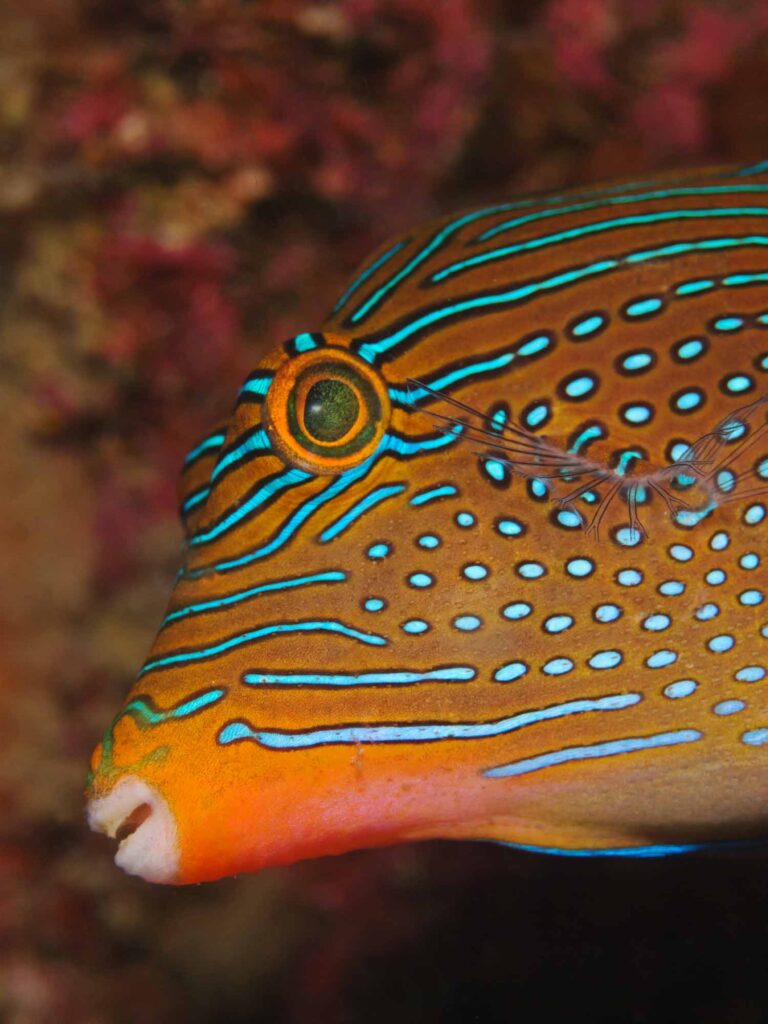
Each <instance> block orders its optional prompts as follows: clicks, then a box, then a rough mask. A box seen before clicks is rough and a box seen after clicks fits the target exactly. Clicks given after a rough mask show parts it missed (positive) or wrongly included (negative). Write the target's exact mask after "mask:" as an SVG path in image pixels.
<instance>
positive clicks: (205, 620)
mask: <svg viewBox="0 0 768 1024" xmlns="http://www.w3.org/2000/svg"><path fill="white" fill-rule="evenodd" d="M384 373H385V371H384V370H380V369H377V368H376V367H375V366H373V365H372V364H371V363H370V362H368V361H366V360H365V359H363V358H361V357H360V356H359V355H358V354H356V352H355V351H354V350H353V349H352V347H351V345H350V342H349V341H348V339H346V338H345V337H343V336H339V335H329V334H325V335H319V334H314V335H298V336H297V337H296V338H294V339H292V340H291V341H290V342H288V343H286V344H285V345H283V346H281V347H280V348H279V349H278V350H277V351H275V352H274V353H272V354H270V355H269V356H268V357H267V358H266V359H265V360H264V362H263V363H262V364H261V365H259V366H258V367H257V369H256V370H255V371H254V373H252V374H251V375H250V376H249V378H248V380H246V382H245V383H244V385H243V387H242V389H241V391H240V394H239V397H238V400H237V403H236V405H235V407H234V410H233V412H232V415H231V417H230V420H229V422H228V424H227V425H226V427H225V428H224V429H223V430H221V431H219V432H216V433H214V434H212V435H209V437H208V438H207V439H206V440H205V441H204V442H203V443H202V444H201V445H199V446H198V447H197V448H196V449H194V450H193V452H192V453H190V456H189V457H188V459H187V463H186V466H185V474H184V486H183V496H184V502H183V505H182V513H183V516H184V519H185V525H186V532H187V541H186V546H185V555H184V563H183V567H182V569H181V571H180V573H179V575H178V578H177V581H176V585H175V587H174V590H173V593H172V596H171V599H170V603H169V608H168V612H167V614H166V616H165V618H164V620H163V622H162V624H161V627H160V630H159V632H158V635H157V638H156V640H155V643H154V645H153V647H152V649H151V651H150V653H149V655H148V657H147V660H146V662H145V664H144V666H143V668H142V670H141V671H140V673H139V675H138V678H137V681H136V683H135V685H134V686H133V689H132V690H131V692H130V693H129V695H128V697H127V700H126V702H125V704H124V706H123V707H122V708H121V710H120V711H119V713H118V715H117V716H116V718H115V719H114V721H113V722H112V724H111V725H110V727H109V729H108V730H107V733H106V735H105V737H104V739H103V740H102V742H101V743H100V744H99V745H98V747H97V748H96V750H95V752H94V755H93V763H92V773H91V779H90V783H89V793H88V797H89V818H90V823H91V825H92V827H93V828H94V829H96V830H99V831H102V832H105V833H107V834H108V835H110V836H111V837H113V838H115V839H117V840H118V842H119V848H118V851H117V854H116V862H117V864H118V865H119V866H121V867H123V868H124V869H125V870H126V871H128V872H130V873H134V874H138V875H141V876H143V877H144V878H146V879H148V880H150V881H159V882H190V881H198V880H201V879H210V878H216V877H220V876H223V875H228V874H232V873H236V872H238V871H244V870H254V869H256V868H258V867H261V866H263V865H267V864H275V863H280V862H287V861H294V860H297V859H299V858H303V857H308V856H315V855H319V854H324V853H338V852H341V851H344V850H347V849H350V848H358V847H364V846H372V845H382V844H385V843H387V842H395V841H398V840H400V839H402V838H403V837H404V836H405V835H411V834H413V835H416V834H420V833H421V832H422V831H423V830H424V829H425V828H428V825H429V823H431V822H433V821H435V820H437V819H440V818H441V817H445V816H446V815H449V816H450V815H455V814H456V813H457V811H458V805H459V804H460V803H462V801H463V802H465V803H467V804H468V803H469V802H470V801H471V799H472V797H471V793H470V792H469V791H466V792H464V791H463V790H462V787H460V786H457V785H456V780H455V778H454V777H453V775H452V773H451V772H450V771H446V772H445V773H444V774H443V776H438V777H437V778H436V777H435V775H434V773H433V772H431V771H430V770H429V766H428V764H427V761H426V760H425V757H424V747H423V746H422V745H419V744H416V745H414V746H413V747H412V748H409V751H408V752H406V751H405V750H404V748H403V747H402V745H399V744H397V743H386V742H385V743H382V744H380V745H378V744H377V745H376V746H375V747H368V746H367V745H366V743H365V739H366V730H367V729H368V728H369V727H370V725H371V724H372V723H374V722H375V723H377V727H379V728H380V725H378V723H381V722H382V721H383V722H391V723H392V725H391V729H392V730H393V738H394V737H395V732H396V730H397V728H398V726H397V724H396V723H398V722H401V721H402V719H403V718H404V717H408V716H407V715H406V712H405V710H404V707H403V704H402V699H403V696H404V695H405V694H406V692H411V691H415V690H416V689H419V700H423V699H424V696H426V694H430V695H431V697H432V698H434V697H435V696H437V697H438V700H437V704H435V701H434V700H432V704H431V710H432V711H433V712H434V711H436V710H437V709H439V708H440V707H441V706H442V707H443V708H445V706H446V702H447V695H446V694H445V693H444V692H443V688H444V687H445V686H448V687H449V688H450V687H451V686H452V684H454V683H455V684H459V685H460V684H462V683H465V682H467V681H469V680H470V679H472V678H473V677H474V676H475V675H476V670H475V669H474V668H472V667H470V666H469V665H468V664H467V662H466V658H464V659H462V658H461V657H460V652H459V651H456V652H449V651H447V650H446V649H445V647H444V645H443V644H442V643H441V641H440V637H439V636H438V635H437V634H436V633H435V634H432V635H427V636H423V635H422V636H419V634H420V633H421V631H422V630H424V629H426V625H427V624H426V622H425V621H424V619H425V617H426V616H425V603H426V602H432V603H434V601H435V594H434V593H430V590H431V588H430V587H429V586H426V587H425V586H424V584H429V583H430V582H431V580H432V577H431V576H428V575H427V573H426V572H413V571H411V572H410V574H405V575H404V574H403V572H401V571H396V572H394V571H393V570H392V562H393V561H394V555H395V552H396V551H397V549H398V548H402V549H404V551H405V550H408V551H410V552H412V553H413V555H414V557H415V556H416V552H418V551H421V554H423V555H425V556H426V555H429V554H433V553H432V552H430V551H429V550H428V549H427V548H425V547H422V548H419V547H418V546H417V536H416V534H414V536H413V537H408V538H406V537H405V536H402V535H400V536H399V535H398V524H397V510H398V508H400V509H402V508H407V509H409V510H410V511H411V512H412V513H416V512H418V513H419V515H420V523H421V529H420V531H418V532H419V534H420V535H421V536H422V544H425V543H427V544H430V545H431V544H437V543H438V540H437V538H435V537H433V535H432V533H431V531H430V530H429V512H430V509H429V508H427V507H425V508H424V509H419V508H418V506H417V505H416V506H413V505H410V504H409V500H410V499H411V498H412V496H413V494H414V492H415V491H417V490H418V484H417V483H416V482H415V478H414V477H413V476H412V460H413V459H416V458H418V456H420V455H421V456H426V457H427V458H429V456H430V453H431V449H432V448H435V449H436V450H441V449H445V448H446V447H449V446H450V444H451V443H452V442H453V441H454V440H455V435H454V434H452V433H451V431H450V430H449V431H447V432H444V431H442V430H437V431H436V430H435V423H434V421H433V420H431V419H429V418H428V417H426V416H424V415H423V414H420V413H414V410H413V408H412V407H410V405H409V401H408V396H407V394H405V393H402V391H403V389H397V388H395V387H394V386H393V384H392V382H391V381H388V380H387V379H386V378H385V376H384ZM405 390H406V391H407V388H406V389H405ZM393 398H394V401H393ZM425 479H426V478H425ZM424 538H427V539H426V540H424ZM411 561H412V560H411V559H410V556H409V560H408V562H407V563H402V564H403V565H406V564H407V565H410V568H411V569H412V570H413V569H414V567H415V568H418V565H417V564H416V563H418V559H416V563H414V564H411ZM446 599H447V601H448V603H449V604H450V601H451V598H450V590H447V591H445V592H444V596H443V598H438V600H446ZM450 613H451V609H450V607H448V608H446V610H445V614H446V615H450ZM415 642H416V643H418V650H416V649H415V646H416V643H415ZM427 706H429V705H425V708H426V707H427ZM405 728H407V727H405ZM438 791H439V792H438Z"/></svg>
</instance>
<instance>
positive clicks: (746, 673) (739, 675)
mask: <svg viewBox="0 0 768 1024" xmlns="http://www.w3.org/2000/svg"><path fill="white" fill-rule="evenodd" d="M765 676H766V671H765V669H764V668H763V666H762V665H745V666H744V668H740V669H739V671H738V672H736V673H734V679H736V680H738V682H740V683H759V682H761V681H762V680H763V679H765Z"/></svg>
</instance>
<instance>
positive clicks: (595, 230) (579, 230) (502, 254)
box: [429, 206, 768, 284]
mask: <svg viewBox="0 0 768 1024" xmlns="http://www.w3.org/2000/svg"><path fill="white" fill-rule="evenodd" d="M715 217H768V208H766V207H763V206H745V207H734V208H728V207H724V208H722V209H718V208H715V209H710V210H707V209H703V210H660V211H656V212H654V213H637V214H632V215H631V216H628V217H615V218H613V219H611V220H605V221H597V222H595V223H593V224H580V225H579V226H578V227H575V228H568V229H566V230H565V231H556V232H554V233H553V234H551V235H543V236H541V237H540V238H528V239H526V240H525V241H524V242H516V243H514V244H513V245H505V246H501V247H500V248H498V249H491V250H489V251H487V252H481V253H477V254H476V255H475V256H470V257H468V258H467V259H464V260H457V261H456V262H455V263H450V264H449V265H448V266H446V267H443V268H442V269H441V270H438V271H436V272H435V273H434V274H432V275H431V277H430V278H429V280H430V281H432V282H434V283H435V284H439V283H440V281H444V280H445V279H446V278H447V277H452V276H454V275H455V274H460V273H463V272H464V271H467V270H471V269H472V268H473V267H478V266H482V265H483V264H485V263H494V262H496V261H497V260H502V259H507V258H508V257H509V256H515V255H517V254H518V253H523V252H534V251H536V250H538V249H545V248H548V247H549V246H552V245H560V244H562V243H563V242H571V241H577V240H578V239H580V238H586V237H588V236H590V235H599V234H603V233H605V232H606V231H616V230H618V229H621V228H628V227H642V226H644V225H646V224H664V223H668V222H674V221H685V220H710V219H712V218H715Z"/></svg>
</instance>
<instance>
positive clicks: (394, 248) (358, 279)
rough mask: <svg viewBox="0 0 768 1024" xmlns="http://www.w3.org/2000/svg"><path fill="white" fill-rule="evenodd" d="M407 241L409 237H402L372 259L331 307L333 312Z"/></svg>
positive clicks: (341, 306) (342, 305) (340, 307)
mask: <svg viewBox="0 0 768 1024" xmlns="http://www.w3.org/2000/svg"><path fill="white" fill-rule="evenodd" d="M408 241H409V239H402V241H400V242H396V243H395V244H394V245H393V246H392V247H391V248H390V249H387V251H386V252H385V253H382V255H381V256H379V258H378V259H377V260H374V261H373V263H371V265H370V266H369V267H366V268H365V270H363V271H362V273H361V274H360V275H359V276H358V277H356V278H355V280H354V281H353V282H352V284H351V285H350V286H349V288H347V290H346V291H345V292H344V294H343V295H342V296H341V298H340V299H339V301H338V302H337V303H336V305H335V306H334V307H333V312H334V313H338V312H339V310H340V309H343V308H344V306H345V305H346V303H347V300H348V299H349V298H350V297H351V296H352V295H354V293H355V292H356V291H357V289H358V288H359V287H360V285H362V284H365V282H366V281H367V280H368V278H369V277H372V276H373V275H374V274H375V273H376V271H377V270H379V268H380V267H383V266H384V264H385V263H388V262H389V260H391V259H392V257H393V256H394V255H396V254H397V253H398V252H400V250H401V249H402V248H403V247H404V246H405V245H407V244H408Z"/></svg>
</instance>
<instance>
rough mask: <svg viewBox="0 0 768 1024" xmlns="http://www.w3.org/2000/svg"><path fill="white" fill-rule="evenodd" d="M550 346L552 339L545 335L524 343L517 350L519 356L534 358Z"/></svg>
mask: <svg viewBox="0 0 768 1024" xmlns="http://www.w3.org/2000/svg"><path fill="white" fill-rule="evenodd" d="M551 344H552V339H551V338H550V337H549V335H547V334H540V335H538V336H537V337H535V338H531V339H529V340H528V341H526V342H524V343H523V344H522V345H520V347H519V348H518V350H517V354H518V355H519V356H535V355H536V353H537V352H544V351H545V349H548V348H549V347H550V345H551Z"/></svg>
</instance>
